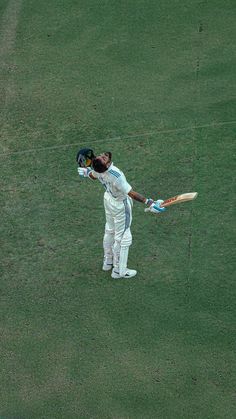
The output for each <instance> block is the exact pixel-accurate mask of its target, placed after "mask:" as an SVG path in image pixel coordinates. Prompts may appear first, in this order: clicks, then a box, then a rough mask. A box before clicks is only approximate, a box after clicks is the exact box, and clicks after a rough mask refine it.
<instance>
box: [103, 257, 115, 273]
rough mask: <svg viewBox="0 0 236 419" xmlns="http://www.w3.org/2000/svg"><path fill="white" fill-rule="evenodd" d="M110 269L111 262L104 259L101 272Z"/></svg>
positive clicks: (111, 266)
mask: <svg viewBox="0 0 236 419" xmlns="http://www.w3.org/2000/svg"><path fill="white" fill-rule="evenodd" d="M112 268H113V263H112V261H111V260H106V259H104V261H103V265H102V270H103V271H110V270H111V269H112Z"/></svg>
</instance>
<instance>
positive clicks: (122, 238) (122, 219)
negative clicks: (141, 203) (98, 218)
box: [103, 192, 133, 272]
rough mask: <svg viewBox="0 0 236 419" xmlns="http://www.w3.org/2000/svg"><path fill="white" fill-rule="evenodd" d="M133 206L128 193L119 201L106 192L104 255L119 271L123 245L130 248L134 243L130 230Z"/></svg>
mask: <svg viewBox="0 0 236 419" xmlns="http://www.w3.org/2000/svg"><path fill="white" fill-rule="evenodd" d="M132 206H133V200H132V198H130V197H129V196H128V195H127V197H126V198H125V199H124V200H123V201H117V200H115V199H114V198H113V197H112V196H111V195H110V194H109V193H108V192H105V194H104V208H105V215H106V224H105V233H104V238H103V248H104V257H105V259H106V260H107V261H108V263H112V262H113V267H114V269H115V270H116V271H117V272H119V259H120V249H121V246H123V247H127V248H128V247H129V246H130V245H131V244H132V234H131V231H130V226H131V222H132Z"/></svg>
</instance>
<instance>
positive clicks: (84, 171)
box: [78, 167, 92, 178]
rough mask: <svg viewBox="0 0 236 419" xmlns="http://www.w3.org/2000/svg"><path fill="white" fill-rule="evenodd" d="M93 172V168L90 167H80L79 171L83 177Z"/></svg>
mask: <svg viewBox="0 0 236 419" xmlns="http://www.w3.org/2000/svg"><path fill="white" fill-rule="evenodd" d="M91 172H92V169H90V167H78V173H79V175H80V176H81V177H83V178H85V177H89V173H91Z"/></svg>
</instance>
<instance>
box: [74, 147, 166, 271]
mask: <svg viewBox="0 0 236 419" xmlns="http://www.w3.org/2000/svg"><path fill="white" fill-rule="evenodd" d="M76 160H77V163H78V164H79V167H78V173H79V175H80V176H81V177H82V178H89V179H92V180H99V181H100V182H101V184H102V185H103V186H104V188H105V193H104V208H105V215H106V224H105V232H104V238H103V249H104V259H103V267H102V269H103V270H104V271H108V270H112V273H111V277H112V278H115V279H118V278H132V277H134V276H135V275H136V274H137V271H136V270H135V269H128V268H127V261H128V254H129V247H130V245H131V243H132V234H131V230H130V227H131V223H132V206H133V200H135V201H138V202H142V203H143V204H146V205H147V206H148V207H149V209H150V211H151V212H154V213H157V214H159V213H161V212H163V211H165V208H161V207H160V205H161V203H162V202H163V200H161V199H159V200H158V201H153V200H152V199H150V198H145V197H144V196H142V195H140V194H139V193H138V192H135V191H134V190H133V189H132V187H131V185H130V184H129V183H128V182H127V180H126V177H125V175H124V173H123V172H122V171H121V170H120V169H118V167H116V166H115V165H114V164H113V162H112V153H111V152H109V151H108V152H104V153H102V154H100V155H98V156H95V155H94V152H93V150H91V149H82V150H80V151H79V152H78V154H77V157H76Z"/></svg>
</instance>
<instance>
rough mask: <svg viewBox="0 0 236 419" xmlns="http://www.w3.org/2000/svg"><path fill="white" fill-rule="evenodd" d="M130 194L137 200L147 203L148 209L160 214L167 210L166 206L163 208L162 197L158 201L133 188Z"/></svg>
mask: <svg viewBox="0 0 236 419" xmlns="http://www.w3.org/2000/svg"><path fill="white" fill-rule="evenodd" d="M128 195H129V196H130V197H131V198H132V199H134V200H135V201H138V202H142V203H143V204H145V205H147V207H148V209H146V211H147V210H148V211H151V212H154V213H156V214H159V213H161V212H163V211H165V210H166V208H161V203H162V202H164V201H163V200H162V199H159V200H158V201H154V200H153V199H151V198H145V197H144V196H143V195H141V194H139V193H138V192H135V191H133V190H131V191H130V192H129V193H128Z"/></svg>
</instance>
